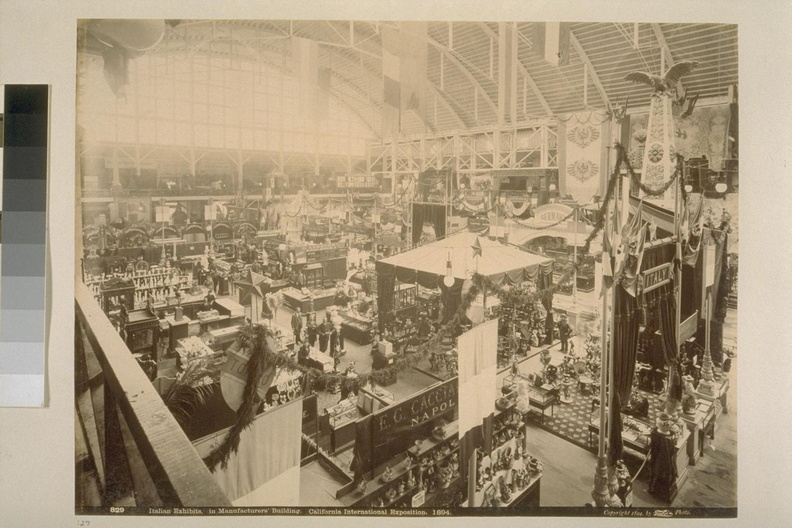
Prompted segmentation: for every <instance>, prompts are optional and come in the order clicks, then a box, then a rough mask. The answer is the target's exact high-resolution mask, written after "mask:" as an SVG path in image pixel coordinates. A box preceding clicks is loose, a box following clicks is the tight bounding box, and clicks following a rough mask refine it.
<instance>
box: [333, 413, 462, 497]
mask: <svg viewBox="0 0 792 528" xmlns="http://www.w3.org/2000/svg"><path fill="white" fill-rule="evenodd" d="M443 431H444V436H443V437H442V438H439V437H435V436H430V437H429V438H426V439H424V440H420V441H418V442H416V444H415V445H413V446H411V447H410V448H409V449H407V451H406V452H405V453H403V454H400V455H398V456H396V457H394V458H393V459H391V460H390V461H388V462H387V463H386V464H383V465H382V466H380V467H377V468H376V469H374V470H373V471H372V472H371V474H368V475H366V484H365V486H361V485H360V482H361V481H358V482H356V483H353V484H351V485H348V486H345V487H344V488H342V489H341V490H339V492H338V494H337V498H338V499H339V501H340V502H341V503H342V504H343V505H344V506H346V507H352V506H354V507H374V508H387V507H393V508H408V507H421V506H423V507H430V506H431V507H448V506H452V505H453V504H454V502H455V501H456V499H457V497H458V492H459V488H460V486H461V484H462V476H461V471H460V467H459V423H458V422H456V421H455V422H452V423H449V424H447V425H445V426H444V427H443Z"/></svg>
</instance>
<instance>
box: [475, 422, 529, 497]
mask: <svg viewBox="0 0 792 528" xmlns="http://www.w3.org/2000/svg"><path fill="white" fill-rule="evenodd" d="M506 429H509V430H511V431H514V428H511V427H506ZM522 429H523V428H522V427H519V428H517V431H516V432H515V433H514V435H513V436H512V435H511V434H509V438H508V439H504V440H503V441H502V442H500V444H498V443H497V439H496V438H493V445H492V452H491V453H490V454H489V455H487V454H482V453H479V454H477V456H478V457H479V460H478V462H477V464H476V493H475V497H474V504H473V506H477V507H478V506H481V507H499V508H505V507H509V506H511V505H513V504H515V503H516V502H518V501H522V499H524V498H525V496H526V494H528V493H530V492H532V490H536V489H537V487H538V482H539V480H540V479H541V478H542V467H541V462H539V461H538V459H536V458H534V457H532V456H530V455H529V454H528V453H527V451H526V450H525V434H524V432H523V430H522ZM518 454H519V456H517V455H518ZM504 488H505V489H506V490H507V491H506V492H505V493H504Z"/></svg>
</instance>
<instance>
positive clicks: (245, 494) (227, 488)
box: [195, 400, 302, 506]
mask: <svg viewBox="0 0 792 528" xmlns="http://www.w3.org/2000/svg"><path fill="white" fill-rule="evenodd" d="M226 434H227V430H224V431H221V432H218V433H215V434H212V435H210V436H208V437H205V438H202V439H201V440H199V441H197V442H196V443H195V449H196V450H197V451H198V453H199V454H200V455H201V456H206V455H208V454H209V453H210V452H211V450H212V449H213V447H214V446H215V445H217V444H219V443H220V442H221V441H222V440H223V438H224V437H225V435H226ZM301 435H302V400H296V401H293V402H289V403H287V404H285V405H281V406H279V407H276V408H275V409H273V410H271V411H269V412H267V413H264V414H261V415H259V416H258V417H257V418H256V419H255V421H254V422H253V424H252V425H251V426H250V427H249V428H248V429H245V430H244V431H243V432H242V436H241V439H240V442H239V449H238V450H237V452H236V453H233V454H232V455H231V457H230V458H229V460H228V465H227V466H226V467H225V468H222V467H220V466H218V467H217V468H215V471H214V473H213V475H214V478H215V480H216V481H217V483H218V485H219V486H220V488H222V490H223V491H224V492H225V494H226V496H227V497H228V499H229V500H230V501H231V502H232V503H234V504H235V505H239V504H244V505H249V506H252V505H255V506H283V505H292V504H295V505H296V504H297V503H298V502H299V496H300V485H299V484H300V483H299V478H298V479H296V480H295V479H294V472H293V471H292V470H293V469H294V468H297V469H298V470H299V467H300V448H301V445H302V440H301ZM265 485H266V486H267V487H268V488H269V489H279V493H278V496H277V497H274V496H272V495H269V494H263V493H259V491H260V489H261V488H262V486H265ZM273 501H275V502H273Z"/></svg>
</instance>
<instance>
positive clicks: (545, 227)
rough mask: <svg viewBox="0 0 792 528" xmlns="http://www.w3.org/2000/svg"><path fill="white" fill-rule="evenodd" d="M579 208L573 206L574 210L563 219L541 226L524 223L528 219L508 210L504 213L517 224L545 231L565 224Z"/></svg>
mask: <svg viewBox="0 0 792 528" xmlns="http://www.w3.org/2000/svg"><path fill="white" fill-rule="evenodd" d="M577 210H578V207H573V208H572V211H570V213H569V214H568V215H566V216H565V217H564V218H562V219H561V220H559V221H557V222H553V223H552V224H550V225H546V226H541V227H536V226H530V225H526V224H525V223H524V222H526V220H522V219H521V218H518V217H517V216H515V215H510V214H509V212H508V211H503V213H504V216H506V218H511V219H512V220H514V222H515V223H516V224H517V225H520V226H522V227H525V228H527V229H533V230H534V231H544V230H545V229H552V228H553V227H556V226H557V225H560V224H563V223H564V222H566V221H567V220H569V219H570V218H572V217H573V216H574V214H575V211H577Z"/></svg>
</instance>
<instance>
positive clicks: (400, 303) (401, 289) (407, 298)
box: [393, 284, 418, 312]
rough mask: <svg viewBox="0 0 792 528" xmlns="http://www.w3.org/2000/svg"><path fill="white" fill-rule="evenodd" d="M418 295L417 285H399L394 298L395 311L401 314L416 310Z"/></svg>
mask: <svg viewBox="0 0 792 528" xmlns="http://www.w3.org/2000/svg"><path fill="white" fill-rule="evenodd" d="M417 295H418V286H417V285H416V284H399V285H398V286H396V291H395V293H394V296H393V311H394V312H399V311H402V310H405V309H408V308H414V307H415V303H416V299H417Z"/></svg>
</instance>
